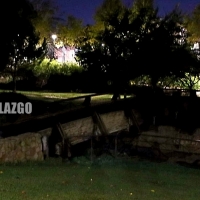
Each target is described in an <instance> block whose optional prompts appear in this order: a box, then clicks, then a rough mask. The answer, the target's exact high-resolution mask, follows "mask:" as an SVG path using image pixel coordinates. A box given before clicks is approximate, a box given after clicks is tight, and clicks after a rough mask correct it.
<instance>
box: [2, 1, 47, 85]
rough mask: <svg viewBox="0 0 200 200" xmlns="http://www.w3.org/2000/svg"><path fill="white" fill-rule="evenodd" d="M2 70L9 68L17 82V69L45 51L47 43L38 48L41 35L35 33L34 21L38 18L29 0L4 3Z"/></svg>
mask: <svg viewBox="0 0 200 200" xmlns="http://www.w3.org/2000/svg"><path fill="white" fill-rule="evenodd" d="M4 9H5V10H8V11H9V12H5V13H4V18H2V19H4V20H2V21H3V27H4V31H2V34H3V37H2V38H3V40H1V44H2V49H3V59H2V60H3V65H1V67H2V68H5V67H7V68H9V69H10V70H11V71H12V73H13V81H14V82H15V81H16V80H15V78H16V72H17V68H18V67H19V66H20V65H22V64H24V63H26V62H29V63H30V62H33V61H34V60H35V59H37V58H39V57H40V56H41V55H42V54H43V53H44V51H45V43H43V44H44V45H43V46H38V43H39V35H38V34H37V32H36V31H35V27H34V25H33V21H32V20H33V19H35V18H36V17H37V12H36V11H35V9H34V7H33V5H32V4H31V3H30V2H29V1H28V0H18V1H15V0H8V1H6V2H5V3H4Z"/></svg>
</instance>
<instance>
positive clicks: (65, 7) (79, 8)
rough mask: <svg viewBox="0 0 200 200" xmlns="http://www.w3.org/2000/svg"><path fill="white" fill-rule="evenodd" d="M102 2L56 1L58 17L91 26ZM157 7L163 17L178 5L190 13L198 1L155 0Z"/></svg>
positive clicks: (99, 0)
mask: <svg viewBox="0 0 200 200" xmlns="http://www.w3.org/2000/svg"><path fill="white" fill-rule="evenodd" d="M102 2H103V0H56V3H57V5H58V6H59V17H61V18H63V19H64V20H65V18H66V15H69V14H71V15H74V16H75V17H77V18H79V19H82V20H83V21H84V24H93V23H94V21H93V15H94V13H95V9H96V8H97V7H99V6H100V5H101V4H102ZM123 2H124V3H125V4H126V5H131V4H132V3H131V2H132V0H123ZM155 3H156V6H158V7H159V14H160V15H164V14H166V13H168V12H169V11H171V10H172V9H173V8H174V7H175V5H177V4H179V5H180V8H181V9H182V11H183V12H184V13H185V12H187V13H190V12H191V11H192V10H193V9H194V8H195V7H196V6H197V4H200V0H155Z"/></svg>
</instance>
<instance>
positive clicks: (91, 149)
mask: <svg viewBox="0 0 200 200" xmlns="http://www.w3.org/2000/svg"><path fill="white" fill-rule="evenodd" d="M92 138H93V137H91V143H90V144H91V147H90V151H91V152H90V156H91V158H90V159H91V162H93V139H92Z"/></svg>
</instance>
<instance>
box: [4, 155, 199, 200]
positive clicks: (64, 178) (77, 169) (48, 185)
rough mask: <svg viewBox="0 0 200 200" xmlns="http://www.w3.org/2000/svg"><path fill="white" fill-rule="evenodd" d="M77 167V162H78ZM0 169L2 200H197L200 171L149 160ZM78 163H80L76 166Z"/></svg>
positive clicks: (53, 161)
mask: <svg viewBox="0 0 200 200" xmlns="http://www.w3.org/2000/svg"><path fill="white" fill-rule="evenodd" d="M75 161H76V162H75ZM75 161H73V162H71V163H68V164H67V163H62V162H61V160H60V159H53V158H52V159H50V160H49V161H44V162H41V163H37V162H36V163H24V164H22V163H21V164H15V165H14V164H13V165H12V164H7V165H5V164H4V165H0V199H2V200H11V199H12V200H19V199H20V200H21V199H28V200H33V199H34V200H39V199H50V200H66V199H69V200H87V199H88V200H117V199H119V200H126V199H138V200H139V199H141V200H172V199H173V200H190V199H193V200H197V199H199V198H200V189H199V188H200V170H199V169H193V168H186V167H183V166H180V165H175V164H170V163H155V162H150V161H145V160H139V159H133V160H114V159H113V160H111V161H105V162H101V161H95V162H94V163H93V164H91V163H90V162H89V161H87V162H85V161H84V162H83V161H80V160H79V159H76V160H75ZM77 161H78V162H77Z"/></svg>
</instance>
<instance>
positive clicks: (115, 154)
mask: <svg viewBox="0 0 200 200" xmlns="http://www.w3.org/2000/svg"><path fill="white" fill-rule="evenodd" d="M116 157H117V135H116V136H115V158H116Z"/></svg>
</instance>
